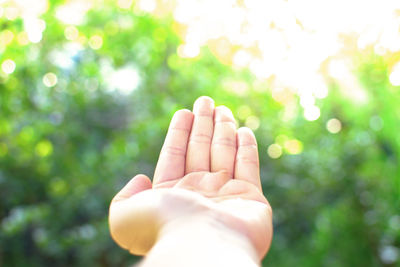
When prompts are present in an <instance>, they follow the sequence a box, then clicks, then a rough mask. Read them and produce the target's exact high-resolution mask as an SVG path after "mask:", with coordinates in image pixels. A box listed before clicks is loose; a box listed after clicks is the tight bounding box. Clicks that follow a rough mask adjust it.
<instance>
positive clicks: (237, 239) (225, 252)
mask: <svg viewBox="0 0 400 267" xmlns="http://www.w3.org/2000/svg"><path fill="white" fill-rule="evenodd" d="M259 265H260V263H259V260H258V256H257V253H256V251H255V249H254V247H253V246H252V244H251V243H250V241H249V239H248V238H247V237H246V236H245V235H243V234H242V233H239V232H237V231H234V230H232V229H228V228H227V227H224V225H222V224H221V223H219V222H216V221H215V220H210V219H209V218H191V219H185V220H184V221H176V222H174V223H173V224H170V225H168V226H167V227H166V228H165V229H163V231H162V233H161V234H160V238H159V240H158V241H157V243H156V244H155V245H154V247H153V248H152V249H151V250H150V252H149V253H148V255H147V256H146V258H145V259H144V261H143V262H142V264H141V265H140V266H141V267H155V266H174V267H181V266H182V267H187V266H191V267H192V266H195V267H197V266H199V267H200V266H201V267H203V266H209V267H213V266H215V267H217V266H218V267H223V266H229V267H236V266H237V267H239V266H240V267H242V266H246V267H257V266H259Z"/></svg>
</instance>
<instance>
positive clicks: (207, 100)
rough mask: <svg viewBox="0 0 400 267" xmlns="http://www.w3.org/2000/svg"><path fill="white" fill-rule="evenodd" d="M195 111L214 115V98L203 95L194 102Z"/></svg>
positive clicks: (200, 113)
mask: <svg viewBox="0 0 400 267" xmlns="http://www.w3.org/2000/svg"><path fill="white" fill-rule="evenodd" d="M193 113H195V114H198V115H205V116H212V115H213V113H214V100H213V99H212V98H211V97H208V96H201V97H199V98H197V99H196V101H195V102H194V104H193Z"/></svg>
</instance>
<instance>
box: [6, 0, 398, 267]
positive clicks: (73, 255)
mask: <svg viewBox="0 0 400 267" xmlns="http://www.w3.org/2000/svg"><path fill="white" fill-rule="evenodd" d="M56 6H57V1H52V4H51V5H50V9H49V10H48V11H47V12H46V13H45V14H44V15H43V16H42V19H44V20H45V21H46V29H45V31H44V32H43V39H42V40H41V42H39V43H36V44H32V43H31V44H27V45H20V44H19V43H18V42H17V41H16V39H15V38H14V40H13V41H12V42H11V43H10V44H9V45H7V47H5V48H4V49H2V51H1V54H0V62H3V61H4V60H5V59H8V58H11V59H12V60H13V61H14V62H15V63H16V69H15V71H14V72H13V73H12V74H10V75H5V74H2V75H1V76H0V266H128V265H129V264H132V263H134V262H136V261H137V260H138V259H139V258H137V257H135V256H132V255H129V254H128V253H127V252H126V251H123V250H122V249H120V248H119V247H118V246H117V245H116V244H115V243H114V242H113V241H112V240H111V238H110V236H109V232H108V226H107V212H108V205H109V202H110V200H111V198H112V197H113V195H114V194H115V193H116V192H117V191H118V190H119V189H120V188H121V187H122V186H123V185H124V183H126V182H127V181H128V180H129V179H130V178H131V177H133V176H134V175H135V174H137V173H145V174H147V175H149V176H152V174H153V171H154V167H155V164H156V161H157V157H158V153H159V150H160V148H161V145H162V142H163V138H164V136H165V133H166V129H167V127H168V124H169V120H170V118H171V116H172V114H173V113H174V112H175V111H176V110H177V109H180V108H189V109H191V107H192V103H193V101H194V100H195V99H196V98H197V97H198V96H201V95H208V96H211V97H212V98H214V100H215V101H216V104H224V105H226V106H228V107H229V108H231V109H232V110H233V113H234V115H235V116H236V117H237V118H238V123H239V125H244V124H245V120H246V118H247V117H248V116H254V117H256V118H258V120H259V122H260V127H259V128H258V129H257V130H256V131H255V134H256V137H257V140H258V143H259V151H260V159H261V172H262V173H261V174H262V184H263V190H264V193H265V195H266V196H267V198H268V200H269V201H270V203H271V205H272V207H273V210H274V240H273V243H272V247H271V250H270V252H269V253H268V255H267V257H266V258H265V260H264V262H263V265H264V266H400V261H399V259H398V258H399V249H398V247H399V246H400V208H399V206H400V198H399V196H400V177H399V176H400V167H399V166H400V165H399V156H400V119H399V118H400V105H399V104H400V89H399V88H398V87H393V86H392V85H391V84H390V83H389V80H388V65H387V63H386V61H385V58H382V57H379V56H377V55H375V54H374V53H372V52H371V53H363V54H356V53H355V54H353V55H352V58H351V59H352V60H353V63H354V64H355V65H356V66H357V71H356V75H357V77H358V78H359V80H360V82H361V84H362V86H363V88H365V90H366V93H367V95H368V96H369V99H370V101H369V102H368V103H367V104H361V103H357V102H356V101H351V100H349V99H348V98H346V97H344V96H343V95H342V94H341V91H340V88H339V87H340V85H339V84H337V83H335V81H332V82H330V84H329V95H328V97H327V98H325V99H323V100H318V101H317V105H318V106H319V107H320V109H321V117H320V118H319V119H318V120H316V121H312V122H310V121H307V120H305V119H304V118H303V116H302V114H301V112H298V114H297V115H296V116H295V118H294V119H293V120H290V121H284V120H282V116H281V115H282V112H283V111H284V106H283V105H282V104H280V103H278V102H276V101H275V100H274V99H273V98H272V96H271V90H270V89H271V88H269V87H268V84H258V83H255V82H254V81H255V78H254V77H253V76H252V75H251V73H250V72H249V71H247V70H240V71H239V70H235V69H234V68H232V67H230V66H227V65H224V64H222V63H220V62H219V61H218V60H217V59H216V58H215V56H214V55H213V54H212V53H211V52H210V51H209V50H208V49H207V47H205V48H202V50H201V54H200V56H198V57H196V58H194V59H183V58H180V57H179V56H178V55H177V47H178V45H179V44H180V42H181V41H180V39H179V37H178V36H177V35H176V33H175V31H174V27H173V20H172V19H171V18H168V17H166V18H155V17H152V16H150V15H148V14H145V13H140V12H139V13H138V12H136V13H135V12H131V11H124V10H121V9H119V8H117V7H116V5H115V4H104V5H101V6H98V7H96V8H93V9H91V10H90V11H89V12H88V14H87V16H86V21H85V23H83V24H82V25H79V26H77V29H78V30H79V32H80V34H82V35H85V36H88V37H90V36H92V35H93V34H98V35H100V36H102V37H103V45H102V47H101V48H100V49H98V50H93V49H92V48H90V46H89V45H87V44H86V45H84V47H83V49H82V50H80V51H79V52H77V53H76V54H74V55H73V56H71V59H72V61H73V65H72V67H70V68H61V67H59V66H57V65H56V64H54V62H52V60H51V57H50V56H49V55H50V53H51V51H53V50H54V49H55V48H62V47H64V45H65V44H66V43H67V42H68V41H67V40H66V38H65V36H64V30H65V27H66V25H64V24H63V23H61V22H60V21H58V20H57V19H56V18H55V17H54V14H55V8H56ZM119 19H123V20H124V21H125V22H128V23H125V24H126V25H125V26H124V27H121V26H120V25H119V24H118V23H116V21H118V20H119ZM0 30H11V31H12V32H14V34H15V35H17V34H18V33H19V32H21V31H22V30H23V24H22V20H21V19H16V20H13V21H10V20H7V19H4V18H0ZM105 60H106V61H107V62H110V64H111V65H112V66H113V68H119V67H123V66H126V65H133V66H135V68H136V69H137V70H138V72H139V75H140V84H139V86H138V88H137V89H135V90H134V91H133V92H132V93H131V94H129V95H124V94H120V93H118V92H117V91H110V90H108V88H107V85H106V84H107V83H106V82H105V80H106V77H104V75H105V74H104V73H103V72H102V71H101V68H100V66H102V65H104V61H105ZM48 72H53V73H55V74H56V75H57V77H58V83H57V85H56V86H54V87H50V88H48V87H46V86H44V84H43V82H42V78H43V75H45V74H46V73H48ZM227 79H228V80H229V79H230V80H234V81H242V82H245V83H246V84H247V86H248V90H247V91H245V92H243V93H241V94H240V95H238V94H237V92H233V91H230V90H227V88H226V86H225V85H224V83H223V81H224V80H227ZM296 105H297V104H296ZM297 109H298V107H297ZM331 118H338V119H339V120H340V121H341V122H342V130H341V131H340V132H339V133H337V134H332V133H330V132H329V131H327V129H326V122H327V121H328V120H329V119H331ZM279 135H280V136H281V137H282V136H283V135H284V136H286V137H287V138H290V139H292V138H296V139H297V140H299V141H301V143H302V146H303V150H302V152H301V153H300V154H297V155H291V154H290V153H285V151H284V152H283V155H282V156H281V157H279V158H278V159H272V158H270V157H269V156H268V153H267V148H268V146H269V145H270V144H272V143H274V142H276V137H277V136H279ZM199 253H200V254H201V251H199ZM390 257H392V258H390ZM388 258H389V259H392V260H387V259H388ZM393 259H394V260H393Z"/></svg>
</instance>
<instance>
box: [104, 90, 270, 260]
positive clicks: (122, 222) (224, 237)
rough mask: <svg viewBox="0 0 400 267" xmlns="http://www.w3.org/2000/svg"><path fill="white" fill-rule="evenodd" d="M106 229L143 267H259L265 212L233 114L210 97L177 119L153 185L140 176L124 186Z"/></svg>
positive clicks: (246, 135)
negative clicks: (165, 265)
mask: <svg viewBox="0 0 400 267" xmlns="http://www.w3.org/2000/svg"><path fill="white" fill-rule="evenodd" d="M109 224H110V231H111V235H112V237H113V239H114V240H115V241H116V242H117V243H118V244H119V245H120V246H121V247H123V248H125V249H128V250H129V251H130V252H131V253H133V254H138V255H147V257H146V258H145V260H144V262H143V266H159V264H161V263H165V262H168V263H169V264H168V265H171V266H204V265H207V266H221V262H223V263H224V264H227V263H228V262H229V261H231V262H230V263H229V266H243V264H247V265H246V266H257V265H259V263H260V261H261V259H262V258H263V257H264V256H265V254H266V253H267V251H268V249H269V246H270V243H271V239H272V210H271V207H270V205H269V203H268V201H267V199H266V198H265V197H264V195H263V193H262V188H261V182H260V172H259V159H258V151H257V143H256V138H255V136H254V134H253V132H252V131H251V130H250V129H248V128H239V129H236V124H235V119H234V117H233V115H232V112H231V111H230V110H229V109H228V108H227V107H225V106H218V107H215V106H214V101H213V100H212V99H211V98H209V97H200V98H198V99H197V100H196V101H195V103H194V106H193V111H190V110H179V111H177V112H176V113H175V114H174V116H173V118H172V120H171V123H170V126H169V129H168V133H167V136H166V138H165V142H164V145H163V147H162V149H161V152H160V156H159V159H158V163H157V166H156V169H155V174H154V178H153V182H152V181H151V180H150V179H149V178H148V177H147V176H145V175H143V174H139V175H136V176H135V177H134V178H133V179H132V180H131V181H129V182H128V184H127V185H126V186H125V187H124V188H123V189H122V190H121V191H120V192H119V193H118V194H117V195H116V196H115V197H114V199H113V200H112V202H111V205H110V214H109ZM178 240H181V241H182V242H178ZM199 250H201V253H200V252H198V251H199ZM173 255H175V256H173ZM176 255H179V257H176ZM178 259H179V260H178ZM216 259H219V260H221V262H218V260H216Z"/></svg>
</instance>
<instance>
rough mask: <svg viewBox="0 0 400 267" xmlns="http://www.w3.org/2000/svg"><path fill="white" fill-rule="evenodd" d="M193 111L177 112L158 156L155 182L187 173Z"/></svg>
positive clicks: (183, 110) (168, 179)
mask: <svg viewBox="0 0 400 267" xmlns="http://www.w3.org/2000/svg"><path fill="white" fill-rule="evenodd" d="M192 122H193V113H192V112H191V111H189V110H187V109H182V110H178V111H177V112H175V114H174V116H173V118H172V120H171V123H170V125H169V129H168V133H167V136H166V137H165V141H164V145H163V147H162V149H161V152H160V157H159V158H158V163H157V167H156V170H155V173H154V180H153V183H154V184H157V183H161V182H165V181H170V180H173V179H177V178H181V177H183V176H184V175H185V159H186V149H187V143H188V139H189V134H190V130H191V128H192Z"/></svg>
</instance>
